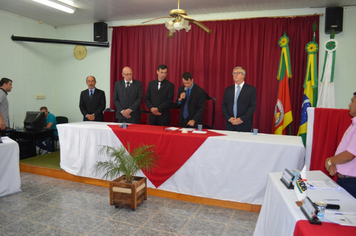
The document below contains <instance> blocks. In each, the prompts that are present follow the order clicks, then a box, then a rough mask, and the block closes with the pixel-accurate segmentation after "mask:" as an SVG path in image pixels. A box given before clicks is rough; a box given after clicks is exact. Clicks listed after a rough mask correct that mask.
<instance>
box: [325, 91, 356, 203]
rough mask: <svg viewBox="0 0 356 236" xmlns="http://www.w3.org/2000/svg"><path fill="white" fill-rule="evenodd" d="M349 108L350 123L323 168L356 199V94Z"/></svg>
mask: <svg viewBox="0 0 356 236" xmlns="http://www.w3.org/2000/svg"><path fill="white" fill-rule="evenodd" d="M349 108H350V116H352V123H351V125H350V126H349V128H348V129H347V130H346V131H345V133H344V136H343V137H342V139H341V141H340V143H339V146H338V147H337V149H336V152H335V156H332V157H329V158H327V159H326V160H325V168H326V170H327V171H328V172H329V174H330V175H331V176H334V175H336V174H337V176H338V178H337V183H338V184H339V185H340V186H341V187H343V188H344V189H345V190H346V191H347V192H349V193H350V194H351V195H352V196H353V197H354V198H356V158H355V157H356V125H355V124H356V92H355V93H354V96H353V97H352V99H351V103H350V104H349Z"/></svg>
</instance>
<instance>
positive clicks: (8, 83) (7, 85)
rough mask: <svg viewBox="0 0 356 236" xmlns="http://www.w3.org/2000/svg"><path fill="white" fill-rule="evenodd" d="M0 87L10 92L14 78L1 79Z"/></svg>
mask: <svg viewBox="0 0 356 236" xmlns="http://www.w3.org/2000/svg"><path fill="white" fill-rule="evenodd" d="M0 88H2V89H3V90H5V91H6V92H10V91H11V89H12V80H11V79H8V78H2V79H1V80H0Z"/></svg>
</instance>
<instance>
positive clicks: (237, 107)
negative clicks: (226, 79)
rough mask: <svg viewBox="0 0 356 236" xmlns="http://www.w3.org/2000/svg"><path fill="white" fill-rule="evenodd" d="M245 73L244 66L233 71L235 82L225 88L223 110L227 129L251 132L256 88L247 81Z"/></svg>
mask: <svg viewBox="0 0 356 236" xmlns="http://www.w3.org/2000/svg"><path fill="white" fill-rule="evenodd" d="M245 75H246V71H245V70H244V69H243V68H242V67H240V66H237V67H235V68H234V69H233V71H232V77H233V79H234V81H235V84H234V85H232V86H229V87H227V88H226V89H225V93H224V99H223V102H222V111H223V115H224V117H225V121H226V123H225V129H226V130H230V131H240V132H251V129H252V119H253V113H254V112H255V110H256V88H255V87H253V86H251V85H248V84H246V83H245Z"/></svg>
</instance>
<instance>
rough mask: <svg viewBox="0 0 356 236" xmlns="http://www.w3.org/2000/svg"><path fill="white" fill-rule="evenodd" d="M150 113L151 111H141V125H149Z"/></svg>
mask: <svg viewBox="0 0 356 236" xmlns="http://www.w3.org/2000/svg"><path fill="white" fill-rule="evenodd" d="M148 113H149V111H146V110H144V109H141V118H140V124H144V125H147V124H148Z"/></svg>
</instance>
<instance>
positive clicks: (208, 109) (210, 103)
mask: <svg viewBox="0 0 356 236" xmlns="http://www.w3.org/2000/svg"><path fill="white" fill-rule="evenodd" d="M205 95H206V101H205V110H204V115H203V127H204V128H206V129H214V123H215V102H216V98H213V97H210V96H209V95H208V94H207V93H205ZM209 116H211V117H210V118H209ZM210 120H211V123H210V125H209V121H210Z"/></svg>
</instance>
